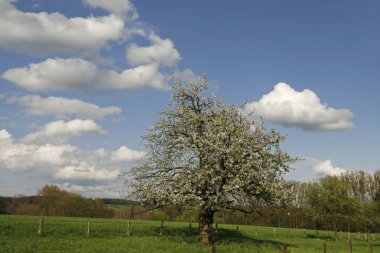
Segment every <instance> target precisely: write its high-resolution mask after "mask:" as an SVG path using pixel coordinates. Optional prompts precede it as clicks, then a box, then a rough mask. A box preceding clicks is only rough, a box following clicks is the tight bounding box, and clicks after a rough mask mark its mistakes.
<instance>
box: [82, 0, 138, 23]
mask: <svg viewBox="0 0 380 253" xmlns="http://www.w3.org/2000/svg"><path fill="white" fill-rule="evenodd" d="M84 1H85V3H87V4H88V5H90V6H91V7H93V8H102V9H105V10H108V11H109V12H110V13H113V14H116V15H118V16H121V17H123V18H127V19H131V20H136V19H138V17H139V14H138V13H137V11H136V8H135V7H134V6H133V4H132V3H131V2H130V1H128V0H107V1H104V0H84Z"/></svg>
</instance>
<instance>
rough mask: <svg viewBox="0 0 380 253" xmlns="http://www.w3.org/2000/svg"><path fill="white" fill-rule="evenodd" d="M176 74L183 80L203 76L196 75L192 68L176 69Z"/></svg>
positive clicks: (191, 79)
mask: <svg viewBox="0 0 380 253" xmlns="http://www.w3.org/2000/svg"><path fill="white" fill-rule="evenodd" d="M174 76H175V77H176V78H177V79H178V80H181V81H198V80H199V79H200V78H201V76H198V75H196V74H195V73H194V72H193V71H192V70H191V69H184V70H176V71H175V72H174Z"/></svg>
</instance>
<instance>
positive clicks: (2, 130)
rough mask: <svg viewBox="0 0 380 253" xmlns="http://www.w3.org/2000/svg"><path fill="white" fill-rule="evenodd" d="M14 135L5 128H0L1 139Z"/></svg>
mask: <svg viewBox="0 0 380 253" xmlns="http://www.w3.org/2000/svg"><path fill="white" fill-rule="evenodd" d="M10 138H12V135H11V134H10V133H9V132H8V131H7V130H5V129H1V130H0V140H5V139H10Z"/></svg>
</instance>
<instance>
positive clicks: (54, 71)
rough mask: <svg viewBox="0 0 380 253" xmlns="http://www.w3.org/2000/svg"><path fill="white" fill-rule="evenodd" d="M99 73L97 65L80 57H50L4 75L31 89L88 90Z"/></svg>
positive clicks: (3, 75)
mask: <svg viewBox="0 0 380 253" xmlns="http://www.w3.org/2000/svg"><path fill="white" fill-rule="evenodd" d="M96 75H97V66H96V65H95V64H93V63H91V62H89V61H86V60H82V59H78V58H69V59H62V58H54V59H52V58H49V59H47V60H45V61H43V62H40V63H32V64H29V66H27V67H22V68H13V69H9V70H7V71H6V72H4V73H3V74H2V77H3V78H4V79H6V80H8V81H10V82H12V83H14V84H16V85H18V86H20V87H23V88H25V89H27V90H31V91H44V92H46V91H52V90H53V91H57V90H58V91H62V90H88V89H90V88H91V85H92V84H93V82H94V80H95V78H96Z"/></svg>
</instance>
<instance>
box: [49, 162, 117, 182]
mask: <svg viewBox="0 0 380 253" xmlns="http://www.w3.org/2000/svg"><path fill="white" fill-rule="evenodd" d="M119 175H120V171H119V170H107V169H104V168H103V169H96V168H94V167H92V166H91V165H89V164H87V163H86V162H82V163H81V164H79V165H77V166H65V167H63V168H62V169H60V170H59V171H58V172H57V173H56V174H55V175H54V177H55V178H56V179H72V180H79V179H86V180H112V179H116V178H117V177H118V176H119Z"/></svg>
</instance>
